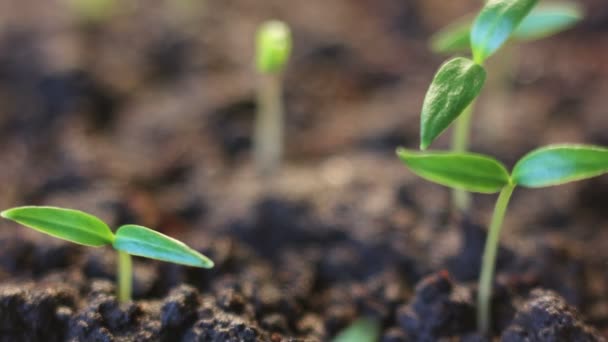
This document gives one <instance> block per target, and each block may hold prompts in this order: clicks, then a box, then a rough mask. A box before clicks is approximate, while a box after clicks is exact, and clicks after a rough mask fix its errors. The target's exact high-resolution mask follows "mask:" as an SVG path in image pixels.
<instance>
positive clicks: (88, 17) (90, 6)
mask: <svg viewBox="0 0 608 342" xmlns="http://www.w3.org/2000/svg"><path fill="white" fill-rule="evenodd" d="M65 1H66V4H67V5H68V7H69V8H70V10H71V11H72V12H73V13H74V15H75V17H76V18H77V19H78V20H79V21H81V22H82V23H84V24H87V25H91V24H94V25H96V24H99V23H102V22H104V21H106V20H107V19H108V18H110V17H112V15H114V14H115V12H116V11H117V9H118V5H119V2H118V1H117V0H65Z"/></svg>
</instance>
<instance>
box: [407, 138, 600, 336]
mask: <svg viewBox="0 0 608 342" xmlns="http://www.w3.org/2000/svg"><path fill="white" fill-rule="evenodd" d="M397 155H398V156H399V157H400V159H401V160H402V161H403V162H404V163H405V165H407V166H408V168H409V169H410V170H411V171H412V172H414V173H415V174H417V175H419V176H420V177H422V178H425V179H427V180H430V181H432V182H435V183H438V184H442V185H446V186H449V187H452V188H456V189H465V190H467V191H471V192H480V193H497V192H500V195H499V197H498V200H497V202H496V206H495V207H494V213H493V215H492V221H491V223H490V227H489V229H488V238H487V241H486V245H485V250H484V254H483V260H482V266H481V273H480V277H479V288H478V303H477V321H478V328H479V329H480V331H481V332H482V333H487V332H488V331H489V329H490V322H491V320H490V299H491V297H492V284H493V278H494V267H495V264H496V253H497V250H498V242H499V238H500V230H501V226H502V222H503V219H504V216H505V213H506V210H507V206H508V205H509V200H510V198H511V194H512V193H513V190H514V189H515V187H516V186H518V185H519V186H523V187H527V188H540V187H547V186H552V185H559V184H565V183H569V182H573V181H578V180H583V179H588V178H592V177H595V176H599V175H602V174H605V173H608V149H607V148H603V147H597V146H589V145H550V146H546V147H542V148H539V149H537V150H534V151H532V152H530V153H528V154H527V155H525V156H524V157H523V158H521V159H520V160H519V161H518V162H517V164H516V165H515V167H514V168H513V171H512V173H511V175H509V174H508V172H507V171H506V168H505V167H504V165H502V164H501V163H500V162H498V161H497V160H495V159H493V158H491V157H487V156H483V155H479V154H473V153H454V152H413V151H409V150H405V149H398V150H397Z"/></svg>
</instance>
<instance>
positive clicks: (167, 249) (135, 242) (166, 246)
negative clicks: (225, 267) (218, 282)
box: [112, 224, 213, 268]
mask: <svg viewBox="0 0 608 342" xmlns="http://www.w3.org/2000/svg"><path fill="white" fill-rule="evenodd" d="M112 246H113V247H114V248H115V249H117V250H119V251H123V252H127V253H129V254H132V255H136V256H141V257H146V258H150V259H157V260H162V261H168V262H173V263H176V264H182V265H188V266H194V267H203V268H212V267H213V261H211V259H209V258H207V257H206V256H204V255H202V254H201V253H199V252H197V251H195V250H194V249H192V248H190V247H188V246H186V244H184V243H183V242H181V241H178V240H176V239H174V238H172V237H169V236H167V235H164V234H161V233H159V232H157V231H154V230H152V229H149V228H146V227H142V226H136V225H132V224H128V225H124V226H122V227H120V228H118V231H116V239H115V240H114V243H113V244H112Z"/></svg>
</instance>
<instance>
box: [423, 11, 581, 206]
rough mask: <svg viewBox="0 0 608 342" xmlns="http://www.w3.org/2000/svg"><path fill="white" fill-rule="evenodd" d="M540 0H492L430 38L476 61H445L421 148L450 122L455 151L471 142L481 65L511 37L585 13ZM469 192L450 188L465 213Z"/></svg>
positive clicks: (550, 28) (555, 28) (431, 93)
mask: <svg viewBox="0 0 608 342" xmlns="http://www.w3.org/2000/svg"><path fill="white" fill-rule="evenodd" d="M536 4H537V0H488V1H486V3H485V5H484V7H483V8H482V10H481V12H480V13H479V14H478V15H477V16H476V18H474V19H472V16H466V17H464V18H462V19H460V20H458V21H456V22H455V23H453V24H451V25H449V26H448V27H447V28H446V29H444V30H442V31H440V32H439V33H438V34H436V35H435V36H433V37H432V39H431V47H432V49H433V50H434V51H436V52H440V53H447V52H463V51H466V50H469V49H470V51H471V54H472V56H473V60H474V61H471V60H468V59H466V58H462V57H459V58H455V59H451V60H449V61H448V62H446V63H444V64H443V65H442V66H441V67H440V69H439V71H438V72H437V74H436V75H435V77H434V79H433V81H432V82H431V85H430V86H429V89H428V91H427V94H426V97H425V99H424V104H423V106H422V112H421V116H420V148H421V149H422V150H424V149H426V148H428V147H429V146H430V145H431V144H432V143H433V141H434V140H435V139H436V138H437V137H438V136H439V135H440V134H441V133H443V132H444V131H445V130H446V129H447V128H448V127H449V126H450V125H451V124H452V122H454V123H455V127H454V131H453V134H452V142H451V150H452V152H465V151H467V150H468V146H469V140H470V138H469V136H470V130H471V117H472V115H473V111H474V107H475V102H476V98H477V97H478V95H479V94H480V92H481V89H482V87H483V85H484V81H485V78H486V70H485V69H484V67H483V64H484V62H485V61H486V59H487V58H489V57H490V56H492V55H493V54H494V53H496V51H497V50H498V49H499V48H500V47H501V46H503V45H504V44H505V43H506V42H507V41H508V40H509V39H514V40H520V41H526V40H534V39H540V38H543V37H547V36H549V35H552V34H555V33H558V32H560V31H562V30H565V29H566V28H568V27H570V26H572V25H574V23H576V22H577V21H579V20H580V19H581V18H582V10H581V9H580V8H579V7H578V6H577V5H576V4H573V3H569V2H559V3H548V4H540V5H539V6H536ZM470 202H471V200H470V194H469V193H467V192H466V191H463V190H461V189H454V190H452V204H453V206H454V208H455V209H457V211H459V212H461V213H465V214H466V212H467V211H468V209H469V207H470Z"/></svg>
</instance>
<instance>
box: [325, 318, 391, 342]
mask: <svg viewBox="0 0 608 342" xmlns="http://www.w3.org/2000/svg"><path fill="white" fill-rule="evenodd" d="M379 337H380V323H379V322H378V321H377V320H375V319H371V318H359V319H358V320H356V321H354V322H353V323H351V325H349V326H348V327H346V328H345V329H344V330H342V331H341V332H340V333H339V334H338V335H337V336H336V337H335V338H334V339H333V340H332V342H355V341H356V342H376V341H378V339H379Z"/></svg>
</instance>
